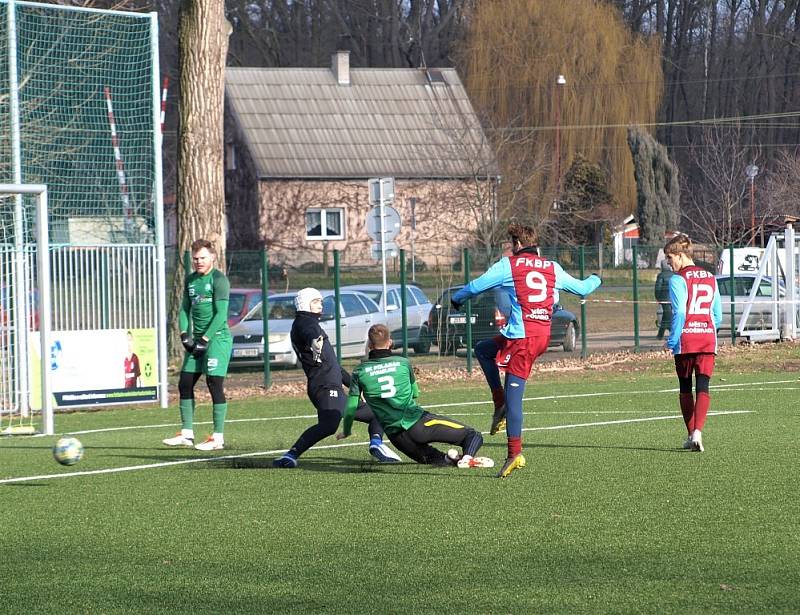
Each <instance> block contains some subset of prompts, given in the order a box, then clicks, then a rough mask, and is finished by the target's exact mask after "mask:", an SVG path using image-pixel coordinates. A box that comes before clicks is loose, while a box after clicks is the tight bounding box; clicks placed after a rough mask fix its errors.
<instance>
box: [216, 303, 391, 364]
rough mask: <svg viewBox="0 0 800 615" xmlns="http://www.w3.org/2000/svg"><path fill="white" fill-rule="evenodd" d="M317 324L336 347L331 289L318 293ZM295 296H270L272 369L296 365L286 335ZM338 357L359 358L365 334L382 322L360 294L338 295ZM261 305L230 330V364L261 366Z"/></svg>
mask: <svg viewBox="0 0 800 615" xmlns="http://www.w3.org/2000/svg"><path fill="white" fill-rule="evenodd" d="M320 293H321V294H322V317H321V319H320V325H321V327H322V329H323V330H324V331H325V332H326V333H327V334H328V337H329V338H330V341H331V344H332V345H333V346H334V347H335V346H336V320H335V319H334V315H333V314H334V312H333V307H334V296H333V291H332V290H322V291H320ZM295 295H296V293H282V294H276V295H270V297H269V300H268V303H269V315H268V318H269V321H268V323H267V324H268V328H269V340H268V341H269V363H270V365H275V366H286V367H294V366H297V355H296V354H295V352H294V349H293V348H292V342H291V340H290V339H289V334H290V332H291V330H292V321H293V320H294V316H295V308H294V298H295ZM340 308H341V309H340V312H339V314H340V319H341V330H342V357H361V356H364V355H365V353H366V352H367V331H368V330H369V328H370V327H371V326H372V325H373V324H376V323H385V320H384V318H383V313H382V311H381V309H380V308H379V307H378V305H377V304H376V303H375V302H374V301H373V300H372V299H370V298H369V297H368V296H366V295H364V294H363V293H358V292H354V291H344V290H343V291H341V292H340ZM262 319H263V315H262V311H261V304H259V305H257V306H256V307H255V308H253V309H252V310H251V311H250V313H249V314H247V315H246V316H245V317H244V318H243V319H242V320H241V322H239V323H238V324H236V325H234V326H233V327H231V335H232V336H233V352H232V353H231V365H232V366H236V365H242V366H244V365H263V364H264V329H263V327H264V324H263V320H262Z"/></svg>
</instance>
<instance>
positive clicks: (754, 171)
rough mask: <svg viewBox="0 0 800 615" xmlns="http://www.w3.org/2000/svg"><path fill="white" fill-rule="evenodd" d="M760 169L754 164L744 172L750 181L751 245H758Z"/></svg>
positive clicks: (749, 165) (748, 166)
mask: <svg viewBox="0 0 800 615" xmlns="http://www.w3.org/2000/svg"><path fill="white" fill-rule="evenodd" d="M758 170H759V169H758V167H757V166H756V165H754V164H748V165H747V168H745V170H744V172H745V175H747V178H748V179H749V180H750V245H751V246H754V245H756V183H755V181H756V175H758Z"/></svg>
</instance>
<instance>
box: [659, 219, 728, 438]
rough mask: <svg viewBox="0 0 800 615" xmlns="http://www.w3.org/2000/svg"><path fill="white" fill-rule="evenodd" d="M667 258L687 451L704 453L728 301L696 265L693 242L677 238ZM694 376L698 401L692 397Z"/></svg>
mask: <svg viewBox="0 0 800 615" xmlns="http://www.w3.org/2000/svg"><path fill="white" fill-rule="evenodd" d="M664 255H665V258H666V259H667V262H668V263H669V264H670V266H671V267H672V270H673V271H674V272H675V273H676V275H674V276H672V277H671V278H670V280H669V300H670V304H671V305H672V327H671V328H670V333H669V338H668V339H667V341H666V343H665V344H664V350H666V351H669V352H672V354H673V355H674V356H675V371H676V372H677V374H678V383H679V386H680V394H679V399H680V404H681V414H682V415H683V421H684V423H686V431H687V432H688V437H687V438H686V441H685V442H684V443H683V448H686V449H690V450H693V451H697V452H701V453H702V452H703V450H705V449H704V448H703V434H702V431H703V427H704V425H705V422H706V415H707V414H708V407H709V406H710V405H711V397H710V395H709V384H710V382H711V376H712V375H713V373H714V358H715V357H716V354H717V329H719V327H720V325H721V324H722V300H721V299H720V296H719V289H718V288H717V281H716V278H715V277H714V274H712V273H709V272H708V271H706V270H705V269H703V268H701V267H698V266H697V265H695V264H694V261H693V260H692V240H691V239H689V238H688V237H687V236H686V235H678V236H676V237H673V238H672V239H670V240H669V241H668V242H667V245H666V246H664ZM692 374H694V377H695V382H696V390H697V396H696V397H695V396H694V395H693V394H692Z"/></svg>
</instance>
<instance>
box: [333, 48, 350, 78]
mask: <svg viewBox="0 0 800 615" xmlns="http://www.w3.org/2000/svg"><path fill="white" fill-rule="evenodd" d="M331 70H332V71H333V76H334V77H336V82H337V83H338V84H339V85H350V52H349V51H337V52H336V53H334V54H333V56H332V58H331Z"/></svg>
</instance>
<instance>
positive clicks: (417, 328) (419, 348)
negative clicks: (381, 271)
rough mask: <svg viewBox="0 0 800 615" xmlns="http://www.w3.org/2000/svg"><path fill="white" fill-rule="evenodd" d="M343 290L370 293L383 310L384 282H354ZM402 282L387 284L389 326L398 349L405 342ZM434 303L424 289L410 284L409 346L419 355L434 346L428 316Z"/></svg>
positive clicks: (407, 309) (408, 287) (408, 301)
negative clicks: (401, 303) (401, 299)
mask: <svg viewBox="0 0 800 615" xmlns="http://www.w3.org/2000/svg"><path fill="white" fill-rule="evenodd" d="M342 290H354V291H358V292H362V293H364V294H365V295H367V296H369V298H370V299H372V300H373V301H374V302H375V303H377V304H378V307H379V308H380V309H381V311H383V304H384V296H383V284H354V285H351V286H342ZM400 291H401V288H400V284H387V285H386V295H387V297H386V299H387V301H386V317H387V326H388V327H389V330H390V331H391V332H392V341H393V342H394V346H395V348H402V345H403V313H402V311H401V309H400V308H401V305H400V296H401V295H400ZM432 307H433V305H432V304H431V302H430V299H428V297H427V296H426V295H425V293H424V292H422V290H421V289H420V288H419V287H418V286H414V285H413V284H406V326H407V328H408V345H409V346H410V347H411V348H412V349H413V350H414V352H415V353H417V354H425V353H427V352H429V351H430V349H431V335H430V331H429V330H428V316H429V315H430V313H431V308H432Z"/></svg>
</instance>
